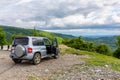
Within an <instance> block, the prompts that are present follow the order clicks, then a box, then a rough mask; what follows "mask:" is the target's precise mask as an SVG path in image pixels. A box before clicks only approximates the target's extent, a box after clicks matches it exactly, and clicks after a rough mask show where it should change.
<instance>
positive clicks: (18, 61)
mask: <svg viewBox="0 0 120 80" xmlns="http://www.w3.org/2000/svg"><path fill="white" fill-rule="evenodd" d="M12 60H13V61H14V62H15V63H21V62H22V60H20V59H12Z"/></svg>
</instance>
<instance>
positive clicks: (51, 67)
mask: <svg viewBox="0 0 120 80" xmlns="http://www.w3.org/2000/svg"><path fill="white" fill-rule="evenodd" d="M82 58H89V57H88V56H85V55H75V54H65V55H61V56H60V58H59V59H53V58H46V59H43V60H42V62H41V63H40V64H39V65H32V64H31V63H30V62H28V61H23V62H22V63H21V64H14V62H13V61H12V60H11V59H10V58H9V52H8V51H0V80H120V72H117V71H114V70H111V69H109V68H107V67H100V66H89V65H87V63H86V62H85V61H84V60H83V59H82Z"/></svg>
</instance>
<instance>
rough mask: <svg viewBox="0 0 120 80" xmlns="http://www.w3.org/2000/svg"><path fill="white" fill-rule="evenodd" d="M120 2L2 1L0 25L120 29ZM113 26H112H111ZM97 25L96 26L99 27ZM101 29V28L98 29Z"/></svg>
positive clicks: (109, 0)
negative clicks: (108, 26)
mask: <svg viewBox="0 0 120 80" xmlns="http://www.w3.org/2000/svg"><path fill="white" fill-rule="evenodd" d="M119 16H120V0H1V1H0V24H1V25H13V26H20V27H23V26H25V27H28V28H31V27H33V26H34V25H38V27H39V26H40V28H41V26H44V27H45V28H42V29H53V27H54V28H59V29H80V28H86V26H89V25H90V27H89V28H91V26H93V27H92V28H91V29H93V28H94V27H95V26H94V25H110V27H111V28H113V29H114V28H115V26H116V25H117V28H118V26H120V17H119ZM111 25H112V26H111ZM97 27H98V26H96V28H97ZM98 28H99V27H98Z"/></svg>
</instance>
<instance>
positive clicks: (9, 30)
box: [0, 26, 74, 43]
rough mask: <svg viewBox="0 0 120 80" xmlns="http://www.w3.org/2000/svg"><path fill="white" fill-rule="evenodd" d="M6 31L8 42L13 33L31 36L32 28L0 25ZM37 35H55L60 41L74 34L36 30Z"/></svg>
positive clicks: (50, 36)
mask: <svg viewBox="0 0 120 80" xmlns="http://www.w3.org/2000/svg"><path fill="white" fill-rule="evenodd" d="M0 28H2V29H3V30H4V32H5V33H6V38H7V41H8V42H9V43H11V42H12V35H13V34H22V35H23V36H32V35H33V30H32V29H25V28H18V27H12V26H0ZM37 31H38V34H39V36H42V37H48V38H50V39H52V38H54V37H56V38H57V39H58V41H59V43H61V42H62V41H63V40H64V39H69V38H74V36H71V35H64V34H57V33H51V32H46V31H41V30H37Z"/></svg>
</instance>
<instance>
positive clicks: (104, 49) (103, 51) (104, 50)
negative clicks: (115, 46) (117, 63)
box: [96, 44, 110, 55]
mask: <svg viewBox="0 0 120 80" xmlns="http://www.w3.org/2000/svg"><path fill="white" fill-rule="evenodd" d="M96 51H97V52H98V53H101V54H104V55H110V54H109V53H110V48H109V47H108V46H107V45H106V44H100V45H98V46H97V48H96Z"/></svg>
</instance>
